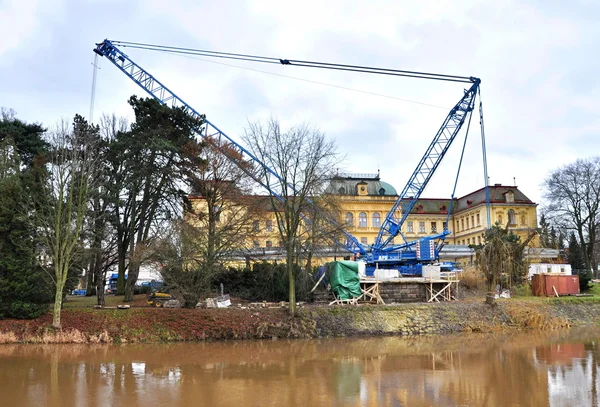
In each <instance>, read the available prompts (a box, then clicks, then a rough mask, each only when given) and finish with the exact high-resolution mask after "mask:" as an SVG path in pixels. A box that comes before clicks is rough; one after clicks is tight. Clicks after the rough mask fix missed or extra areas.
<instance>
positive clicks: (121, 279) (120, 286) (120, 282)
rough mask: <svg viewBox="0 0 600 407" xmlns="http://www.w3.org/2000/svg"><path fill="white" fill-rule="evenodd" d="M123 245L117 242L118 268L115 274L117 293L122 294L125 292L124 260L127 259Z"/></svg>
mask: <svg viewBox="0 0 600 407" xmlns="http://www.w3.org/2000/svg"><path fill="white" fill-rule="evenodd" d="M123 246H124V245H122V244H120V243H119V268H118V273H119V274H118V276H117V292H116V293H115V294H117V295H123V294H124V293H125V268H126V265H125V262H126V260H127V250H126V247H125V248H124V247H123Z"/></svg>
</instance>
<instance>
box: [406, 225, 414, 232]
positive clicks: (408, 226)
mask: <svg viewBox="0 0 600 407" xmlns="http://www.w3.org/2000/svg"><path fill="white" fill-rule="evenodd" d="M406 227H407V228H408V233H413V232H414V230H413V223H412V222H406Z"/></svg>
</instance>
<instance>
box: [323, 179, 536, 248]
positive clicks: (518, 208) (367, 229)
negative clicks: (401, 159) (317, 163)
mask: <svg viewBox="0 0 600 407" xmlns="http://www.w3.org/2000/svg"><path fill="white" fill-rule="evenodd" d="M488 191H489V194H490V224H491V225H494V224H495V223H496V222H498V223H499V224H500V225H502V226H505V225H506V224H507V223H508V224H509V228H510V229H511V230H512V231H513V232H514V233H515V234H518V235H519V236H521V239H522V240H523V239H525V238H526V237H527V235H528V234H529V232H530V231H531V230H534V229H536V228H537V211H536V208H537V204H536V203H534V202H532V201H531V200H530V199H529V198H528V197H527V196H526V195H525V194H523V192H521V191H520V190H519V188H518V187H516V186H504V185H500V184H495V185H493V186H489V187H488ZM327 192H328V193H331V194H336V195H337V196H338V197H339V203H338V205H339V207H340V208H342V211H343V213H344V220H345V222H346V224H347V226H348V231H349V232H351V233H352V234H353V235H354V236H356V237H357V239H358V240H359V241H360V242H361V243H365V244H373V243H374V241H375V239H376V237H377V234H378V232H379V229H380V226H381V224H382V222H383V221H384V220H385V217H386V215H387V214H388V212H389V211H390V209H391V208H392V205H393V204H394V202H396V199H397V198H398V193H397V191H396V189H395V188H394V187H393V186H392V185H390V184H389V183H387V182H384V181H382V180H381V179H380V177H379V175H378V174H348V175H345V176H338V177H335V178H334V179H333V180H332V183H331V185H330V186H329V188H328V190H327ZM406 202H407V203H408V199H407V200H406ZM402 207H403V205H402V204H401V205H400V206H399V208H400V210H401V209H402ZM448 211H451V213H450V216H448ZM400 216H401V212H398V213H396V218H399V217H400ZM487 216H488V215H487V208H486V191H485V188H481V189H479V190H477V191H474V192H471V193H470V194H467V195H465V196H463V197H461V198H455V199H454V201H453V202H451V200H450V199H438V198H434V199H431V198H421V199H419V200H418V201H417V203H416V204H415V205H414V207H413V209H412V211H411V213H410V215H409V216H408V218H407V219H406V221H405V222H404V225H402V233H403V234H404V236H406V238H407V239H408V240H416V239H418V238H420V237H424V236H427V235H433V234H436V233H440V232H441V231H443V230H444V229H448V230H449V231H450V232H452V234H451V235H450V236H448V237H447V238H446V242H447V243H448V244H456V245H477V244H481V243H482V242H483V234H484V232H485V229H486V228H487V225H488V223H487ZM398 239H399V238H397V239H396V240H398Z"/></svg>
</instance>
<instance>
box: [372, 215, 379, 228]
mask: <svg viewBox="0 0 600 407" xmlns="http://www.w3.org/2000/svg"><path fill="white" fill-rule="evenodd" d="M373 227H374V228H378V227H381V215H380V214H379V212H375V213H374V214H373Z"/></svg>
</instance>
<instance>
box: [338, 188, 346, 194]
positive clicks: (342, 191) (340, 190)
mask: <svg viewBox="0 0 600 407" xmlns="http://www.w3.org/2000/svg"><path fill="white" fill-rule="evenodd" d="M338 192H339V193H340V195H344V194H345V193H346V190H345V189H344V187H340V189H338Z"/></svg>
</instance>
